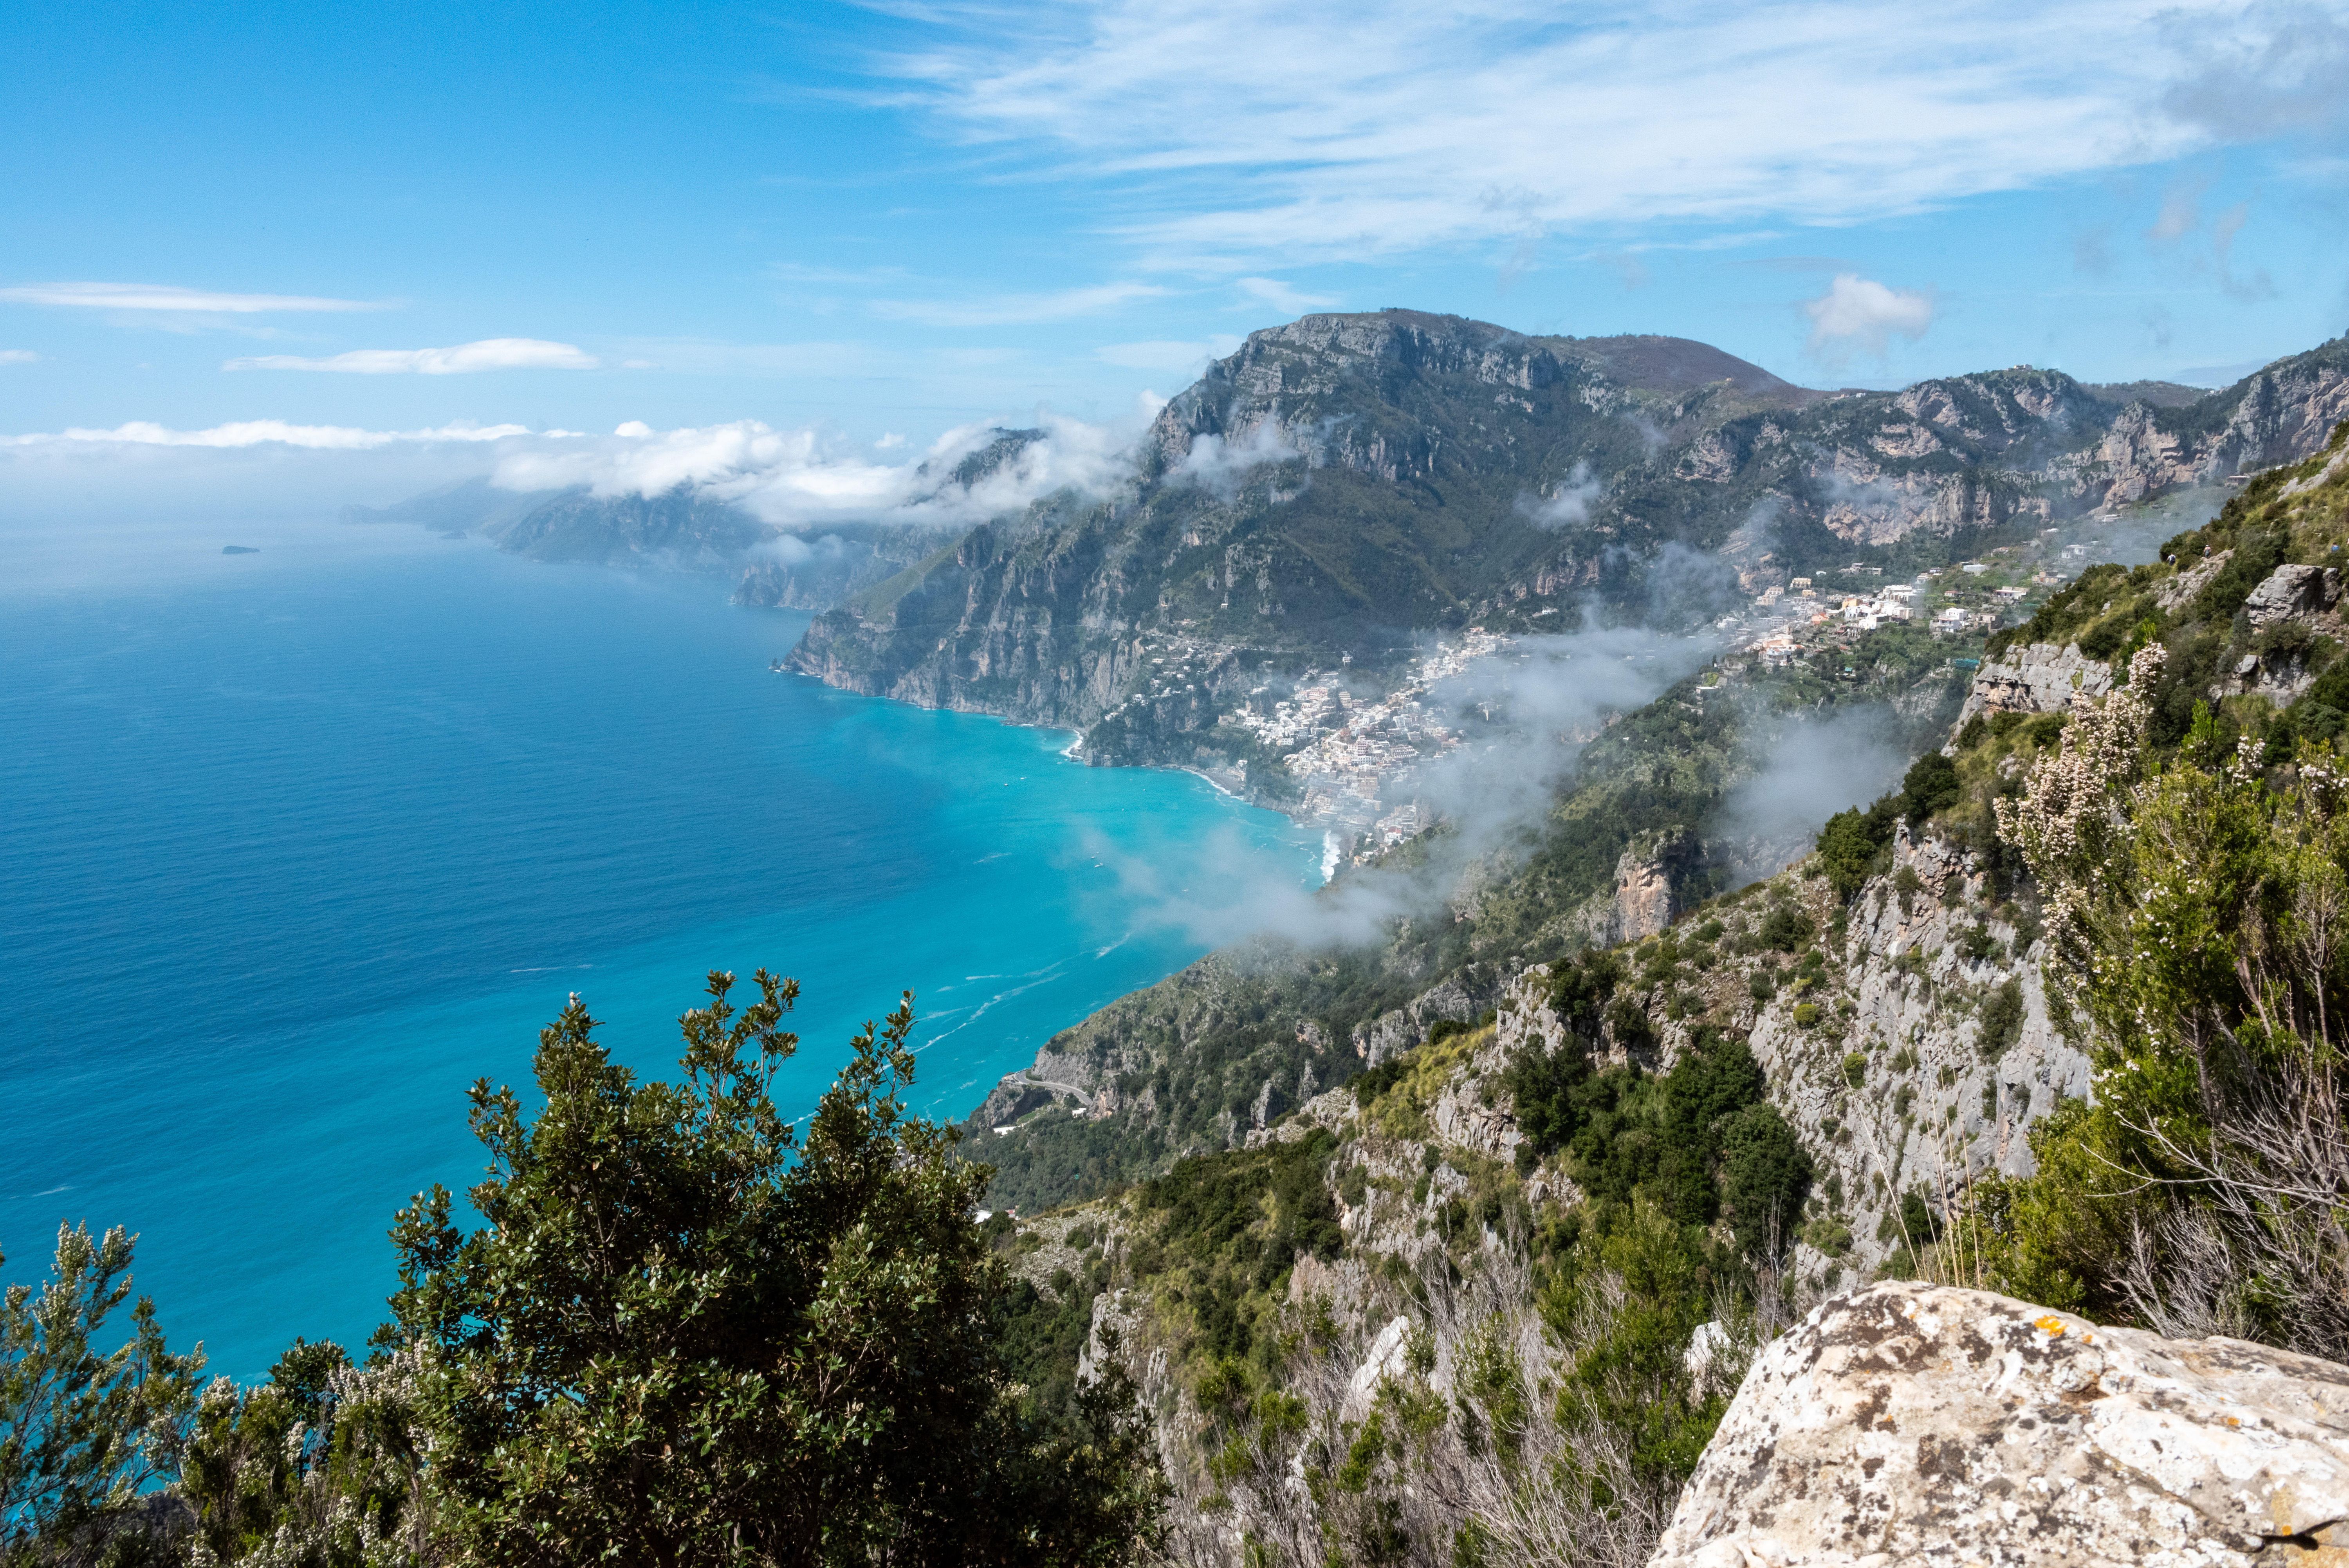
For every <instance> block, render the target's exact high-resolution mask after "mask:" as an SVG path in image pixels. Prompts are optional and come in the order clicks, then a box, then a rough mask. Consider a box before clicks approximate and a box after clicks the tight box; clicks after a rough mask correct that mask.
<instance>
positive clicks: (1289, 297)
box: [1239, 277, 1338, 316]
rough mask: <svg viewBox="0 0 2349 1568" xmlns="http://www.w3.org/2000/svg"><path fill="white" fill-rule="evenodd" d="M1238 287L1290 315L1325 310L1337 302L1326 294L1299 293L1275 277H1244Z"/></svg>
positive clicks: (1241, 290)
mask: <svg viewBox="0 0 2349 1568" xmlns="http://www.w3.org/2000/svg"><path fill="white" fill-rule="evenodd" d="M1239 289H1240V292H1241V293H1242V294H1245V295H1247V296H1248V297H1249V298H1250V299H1254V300H1258V301H1260V302H1262V303H1263V304H1266V305H1269V306H1272V307H1273V308H1274V309H1275V310H1278V311H1282V312H1284V313H1286V314H1288V315H1290V316H1302V315H1304V314H1305V313H1306V312H1307V311H1309V310H1326V309H1328V308H1329V307H1330V306H1333V305H1335V304H1337V303H1338V302H1337V301H1336V300H1334V299H1331V298H1330V297H1329V296H1327V295H1320V294H1302V293H1299V291H1298V290H1296V289H1293V288H1291V287H1289V286H1288V285H1287V284H1285V283H1283V282H1281V281H1280V280H1279V279H1278V278H1277V277H1244V278H1241V279H1240V280H1239Z"/></svg>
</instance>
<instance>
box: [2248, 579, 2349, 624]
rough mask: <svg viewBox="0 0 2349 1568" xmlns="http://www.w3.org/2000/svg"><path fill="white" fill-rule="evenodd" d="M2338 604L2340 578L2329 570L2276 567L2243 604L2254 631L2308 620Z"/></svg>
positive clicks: (2339, 600) (2339, 599)
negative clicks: (2290, 621)
mask: <svg viewBox="0 0 2349 1568" xmlns="http://www.w3.org/2000/svg"><path fill="white" fill-rule="evenodd" d="M2340 602H2341V574H2340V573H2339V572H2338V571H2336V570H2335V569H2334V568H2333V567H2331V566H2278V567H2277V568H2276V569H2275V570H2274V571H2272V572H2271V573H2269V574H2268V576H2266V578H2265V579H2264V580H2262V581H2261V584H2260V585H2259V587H2255V588H2253V589H2252V590H2251V597H2249V598H2246V599H2245V600H2244V601H2243V614H2244V615H2245V616H2246V617H2248V618H2250V620H2251V627H2252V628H2253V629H2254V630H2259V631H2264V630H2266V629H2267V628H2270V627H2271V626H2280V625H2282V623H2283V622H2285V621H2288V620H2300V619H2310V618H2315V617H2317V616H2321V615H2324V614H2327V613H2328V612H2330V611H2331V610H2332V608H2333V606H2334V605H2336V604H2338V603H2340Z"/></svg>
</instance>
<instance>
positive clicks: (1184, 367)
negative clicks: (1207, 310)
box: [1093, 332, 1240, 376]
mask: <svg viewBox="0 0 2349 1568" xmlns="http://www.w3.org/2000/svg"><path fill="white" fill-rule="evenodd" d="M1239 346H1240V338H1239V336H1238V334H1237V333H1232V332H1216V333H1212V334H1210V335H1209V336H1207V337H1202V338H1195V339H1194V338H1171V339H1170V338H1152V339H1150V340H1148V341H1146V342H1142V343H1104V344H1102V346H1101V347H1100V348H1096V349H1094V350H1093V358H1096V359H1099V360H1101V361H1102V363H1103V364H1105V365H1122V366H1123V367H1124V368H1125V369H1129V370H1171V371H1174V372H1175V373H1177V374H1180V375H1185V376H1195V375H1197V374H1198V373H1199V369H1200V368H1201V367H1202V366H1204V365H1205V364H1206V362H1207V361H1208V360H1210V359H1220V358H1223V357H1224V356H1225V355H1226V354H1228V353H1230V352H1231V351H1232V350H1233V349H1235V348H1238V347H1239Z"/></svg>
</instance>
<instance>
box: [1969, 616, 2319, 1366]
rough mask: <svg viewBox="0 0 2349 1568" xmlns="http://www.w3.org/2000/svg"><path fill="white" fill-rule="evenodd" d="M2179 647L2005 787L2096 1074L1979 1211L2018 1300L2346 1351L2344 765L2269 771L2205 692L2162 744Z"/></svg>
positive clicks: (2305, 758)
mask: <svg viewBox="0 0 2349 1568" xmlns="http://www.w3.org/2000/svg"><path fill="white" fill-rule="evenodd" d="M2163 658H2164V655H2163V653H2162V650H2161V649H2160V648H2159V647H2158V646H2156V647H2149V648H2147V649H2144V650H2143V651H2141V652H2139V653H2138V654H2137V656H2136V658H2135V659H2133V660H2132V662H2131V666H2130V671H2129V676H2130V678H2129V680H2128V682H2127V685H2126V686H2123V687H2121V688H2119V689H2118V690H2116V691H2114V692H2113V693H2112V695H2111V696H2109V697H2107V698H2106V700H2105V701H2103V702H2101V703H2099V704H2097V705H2095V706H2094V707H2089V708H2086V709H2085V710H2082V711H2077V712H2075V716H2074V718H2073V721H2072V723H2071V725H2070V726H2069V728H2068V729H2067V730H2066V732H2065V734H2064V743H2063V745H2062V748H2061V750H2060V751H2059V752H2057V753H2055V754H2054V755H2053V756H2050V757H2048V758H2045V759H2044V760H2043V761H2042V762H2041V763H2039V764H2038V765H2036V766H2035V767H2034V768H2033V769H2032V770H2031V772H2030V774H2029V775H2028V777H2027V778H2026V780H2025V781H2024V788H2023V793H2022V794H2021V795H2020V796H2019V797H2018V798H2015V799H2012V800H2007V801H2002V802H2001V803H2000V806H1999V826H2000V830H2001V832H2002V835H2003V836H2005V837H2006V838H2007V840H2008V841H2009V842H2010V843H2012V844H2013V845H2014V846H2017V847H2018V848H2019V849H2020V850H2021V852H2022V854H2023V857H2024V859H2025V861H2026V863H2027V864H2028V865H2029V867H2030V868H2031V871H2032V874H2033V877H2035V878H2037V880H2038V882H2039V885H2040V888H2041V892H2042V896H2043V898H2044V902H2045V907H2046V912H2047V929H2048V931H2049V934H2050V937H2051V939H2052V943H2051V947H2052V952H2053V956H2052V958H2051V960H2050V963H2049V979H2050V981H2051V982H2052V986H2053V989H2054V991H2055V992H2057V994H2059V995H2060V996H2062V997H2063V998H2064V999H2066V1000H2067V1001H2068V1002H2070V1003H2071V1004H2072V1006H2073V1008H2074V1009H2075V1027H2080V1028H2083V1029H2084V1030H2085V1033H2087V1034H2088V1035H2089V1037H2090V1043H2091V1045H2092V1050H2093V1054H2094V1058H2095V1064H2096V1067H2095V1079H2094V1093H2093V1096H2092V1103H2090V1104H2086V1105H2078V1106H2068V1107H2066V1108H2065V1109H2064V1110H2062V1111H2060V1112H2059V1113H2058V1114H2056V1115H2055V1116H2052V1117H2050V1118H2048V1120H2047V1121H2045V1122H2044V1123H2043V1124H2042V1125H2041V1127H2040V1128H2039V1130H2038V1131H2037V1132H2036V1133H2035V1134H2034V1137H2033V1147H2034V1148H2035V1150H2036V1151H2037V1152H2038V1154H2039V1157H2040V1167H2041V1168H2040V1171H2039V1174H2038V1175H2037V1176H2036V1177H2034V1178H2033V1179H2031V1180H2030V1181H2028V1182H2024V1183H2022V1184H2019V1185H2016V1186H2013V1187H2011V1188H2005V1189H1998V1188H1993V1189H1992V1193H1991V1196H1990V1198H1989V1199H1988V1201H1987V1202H1986V1204H1985V1207H1984V1210H1983V1211H1982V1216H1981V1218H1982V1219H1983V1220H1985V1222H1986V1223H1987V1226H1988V1228H1989V1229H1990V1230H1991V1231H1993V1232H1995V1234H1996V1237H1997V1244H1998V1247H1999V1250H2000V1251H2001V1257H2002V1264H2001V1266H2002V1271H2003V1273H2004V1277H2005V1280H2006V1282H2007V1283H2008V1284H2009V1286H2010V1288H2013V1289H2015V1290H2016V1291H2017V1293H2022V1294H2027V1295H2031V1296H2033V1298H2034V1299H2039V1300H2048V1301H2053V1302H2054V1303H2057V1304H2064V1305H2078V1306H2080V1307H2083V1308H2084V1309H2086V1310H2090V1311H2098V1310H2101V1311H2105V1312H2106V1313H2111V1314H2127V1315H2133V1316H2136V1317H2137V1318H2139V1319H2140V1320H2142V1321H2146V1322H2148V1323H2150V1324H2153V1325H2155V1326H2157V1327H2158V1328H2160V1329H2162V1330H2163V1331H2164V1332H2168V1333H2175V1334H2206V1333H2219V1332H2223V1333H2229V1334H2238V1335H2241V1336H2244V1337H2251V1338H2258V1339H2262V1340H2266V1341H2268V1342H2270V1343H2273V1344H2277V1345H2286V1346H2289V1347H2291V1348H2294V1349H2300V1350H2305V1351H2309V1352H2312V1353H2313V1354H2318V1355H2330V1356H2333V1357H2335V1358H2336V1359H2337V1358H2342V1357H2344V1356H2349V1228H2344V1215H2349V1101H2344V1093H2349V1083H2344V1078H2343V1075H2342V1072H2341V1056H2342V1048H2343V1045H2344V1018H2349V1012H2344V1009H2349V949H2344V936H2349V814H2344V809H2343V807H2344V801H2345V800H2349V783H2345V782H2344V776H2343V774H2342V773H2341V772H2340V770H2339V768H2338V765H2337V764H2336V763H2334V762H2333V759H2332V757H2331V755H2330V753H2329V752H2326V751H2323V750H2321V749H2317V748H2313V747H2309V746H2306V745H2303V746H2302V749H2301V752H2300V754H2299V756H2298V758H2297V761H2296V762H2295V763H2294V764H2293V765H2292V766H2289V767H2285V768H2282V769H2278V770H2273V771H2271V770H2269V769H2267V768H2265V767H2264V766H2263V765H2262V763H2261V755H2260V752H2259V749H2258V748H2257V747H2256V746H2255V745H2254V744H2252V743H2251V742H2248V741H2246V742H2241V743H2240V744H2239V745H2237V746H2234V747H2232V748H2230V747H2228V746H2226V745H2225V744H2224V743H2223V742H2222V740H2221V739H2220V735H2221V732H2220V727H2219V726H2218V724H2217V723H2216V722H2213V720H2212V719H2211V717H2210V715H2209V712H2208V711H2207V710H2202V709H2198V710H2197V713H2196V717H2195V721H2194V723H2193V725H2192V728H2191V730H2190V731H2189V734H2188V735H2187V737H2186V740H2185V742H2184V744H2183V745H2182V746H2181V747H2180V749H2179V751H2178V753H2177V754H2175V755H2174V756H2171V757H2168V758H2167V759H2163V758H2158V757H2157V756H2155V755H2154V754H2153V753H2152V751H2151V748H2150V747H2149V745H2148V743H2147V722H2148V719H2149V716H2150V715H2149V711H2148V709H2147V704H2146V701H2144V699H2143V697H2141V696H2140V693H2144V692H2149V691H2152V690H2153V689H2154V684H2155V680H2156V679H2157V678H2158V676H2159V674H2160V671H2161V668H2162V660H2163Z"/></svg>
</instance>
